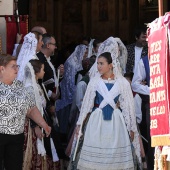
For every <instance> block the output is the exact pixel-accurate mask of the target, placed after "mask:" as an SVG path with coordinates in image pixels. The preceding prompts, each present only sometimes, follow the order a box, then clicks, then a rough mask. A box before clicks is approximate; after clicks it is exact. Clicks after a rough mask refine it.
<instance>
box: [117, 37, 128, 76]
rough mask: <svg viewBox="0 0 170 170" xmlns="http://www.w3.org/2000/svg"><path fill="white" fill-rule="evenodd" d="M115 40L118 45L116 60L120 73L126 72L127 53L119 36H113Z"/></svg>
mask: <svg viewBox="0 0 170 170" xmlns="http://www.w3.org/2000/svg"><path fill="white" fill-rule="evenodd" d="M115 40H116V41H117V43H118V46H119V56H118V60H119V63H120V68H121V71H122V74H124V73H125V72H126V63H127V55H128V53H127V49H126V47H125V45H124V44H123V42H122V41H121V40H120V38H115Z"/></svg>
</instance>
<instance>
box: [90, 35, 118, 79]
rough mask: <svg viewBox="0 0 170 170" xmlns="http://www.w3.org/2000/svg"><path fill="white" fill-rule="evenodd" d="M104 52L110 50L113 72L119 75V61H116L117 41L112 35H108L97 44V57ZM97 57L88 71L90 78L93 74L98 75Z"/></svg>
mask: <svg viewBox="0 0 170 170" xmlns="http://www.w3.org/2000/svg"><path fill="white" fill-rule="evenodd" d="M104 52H110V53H111V56H112V62H113V72H114V74H115V76H119V75H120V63H119V61H118V52H119V49H118V43H117V41H116V40H115V39H114V38H113V37H109V38H108V39H107V40H105V41H104V42H102V43H101V44H100V46H99V49H98V53H97V58H98V57H99V56H100V55H101V54H102V53H104ZM97 58H96V62H95V63H94V64H93V66H92V67H91V69H90V71H89V75H90V78H93V77H95V76H100V73H99V72H98V70H97Z"/></svg>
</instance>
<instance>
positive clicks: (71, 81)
mask: <svg viewBox="0 0 170 170" xmlns="http://www.w3.org/2000/svg"><path fill="white" fill-rule="evenodd" d="M86 49H87V46H86V45H78V46H77V47H76V49H75V51H74V52H73V53H72V54H71V55H70V56H69V58H68V59H67V60H66V62H65V63H64V78H63V80H62V81H61V83H60V88H61V100H58V101H57V102H56V109H57V111H58V110H60V109H62V108H64V107H65V106H67V105H69V104H71V103H72V100H73V95H74V92H75V87H76V86H75V75H76V73H77V72H78V71H80V70H82V69H83V67H82V60H83V56H84V54H85V51H86Z"/></svg>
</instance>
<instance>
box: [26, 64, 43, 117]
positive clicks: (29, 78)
mask: <svg viewBox="0 0 170 170" xmlns="http://www.w3.org/2000/svg"><path fill="white" fill-rule="evenodd" d="M24 76H25V79H24V82H23V83H24V86H25V87H33V93H34V97H35V102H36V106H37V108H38V110H39V111H40V112H41V115H43V107H42V104H43V105H46V103H44V102H45V98H44V95H43V92H42V90H40V89H41V88H40V87H39V85H38V84H37V82H36V78H35V72H34V70H33V67H32V65H31V63H30V62H28V63H27V64H26V66H25V69H24Z"/></svg>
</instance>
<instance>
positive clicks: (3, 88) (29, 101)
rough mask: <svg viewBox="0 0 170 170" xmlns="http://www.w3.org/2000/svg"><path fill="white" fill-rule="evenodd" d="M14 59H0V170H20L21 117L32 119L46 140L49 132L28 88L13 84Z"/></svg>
mask: <svg viewBox="0 0 170 170" xmlns="http://www.w3.org/2000/svg"><path fill="white" fill-rule="evenodd" d="M17 73H18V65H17V64H16V58H15V57H13V56H10V55H0V168H1V167H2V163H3V162H4V167H5V169H6V170H11V169H15V170H22V163H23V143H24V134H23V131H24V123H25V117H26V116H28V117H29V118H31V119H33V120H34V121H35V122H36V123H37V124H38V125H39V126H40V127H42V128H43V129H44V130H45V132H46V135H47V136H49V134H50V132H51V128H50V127H49V126H48V125H47V124H46V122H45V121H44V119H43V118H42V116H41V114H40V112H39V110H38V109H37V107H36V106H35V99H34V94H33V93H32V88H31V87H30V88H25V87H24V86H23V84H22V83H21V82H20V81H18V80H16V76H17Z"/></svg>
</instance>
